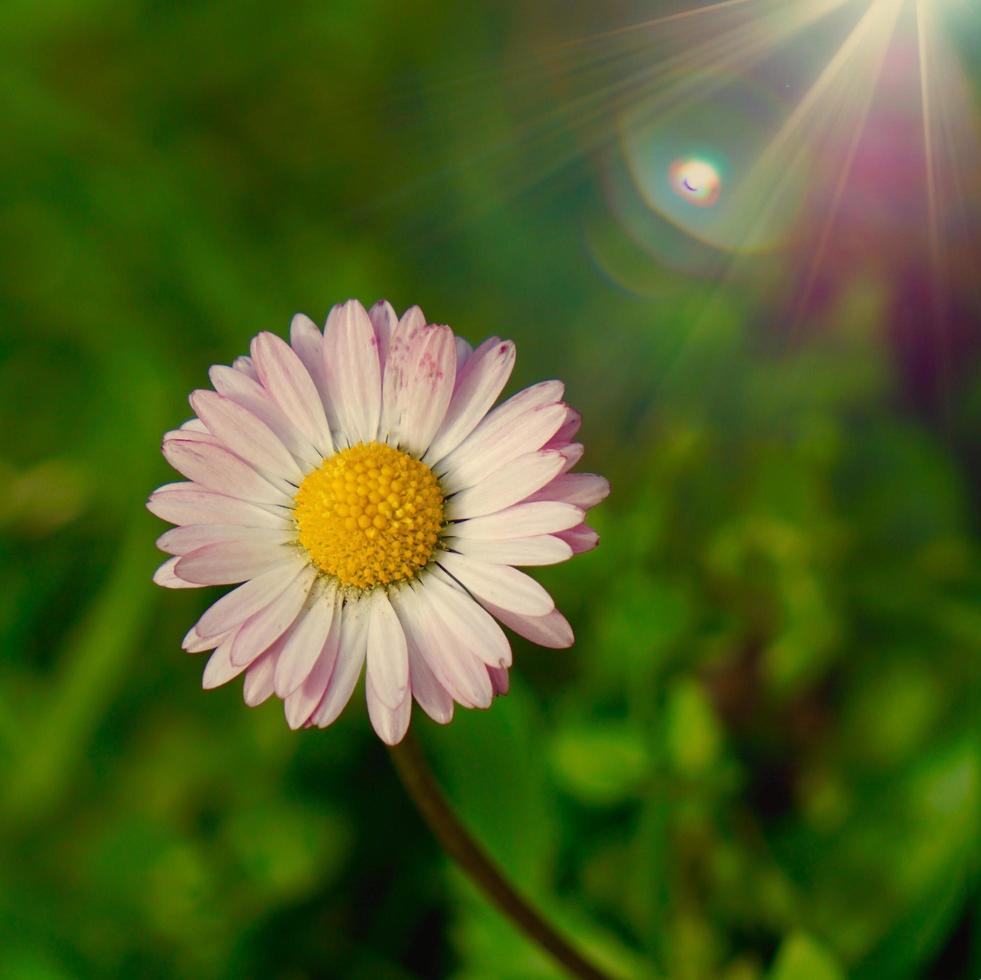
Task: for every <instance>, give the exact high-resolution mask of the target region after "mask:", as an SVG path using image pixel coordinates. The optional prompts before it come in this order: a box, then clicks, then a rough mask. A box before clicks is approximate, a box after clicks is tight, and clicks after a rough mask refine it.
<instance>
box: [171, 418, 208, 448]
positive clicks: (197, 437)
mask: <svg viewBox="0 0 981 980" xmlns="http://www.w3.org/2000/svg"><path fill="white" fill-rule="evenodd" d="M203 425H204V423H202V426H203ZM185 426H187V428H185ZM174 441H176V442H201V443H204V444H205V445H207V446H219V445H221V442H220V441H219V440H218V439H217V438H216V437H215V436H213V435H212V434H211V433H210V432H209V431H208V430H207V428H206V427H204V428H200V429H198V428H192V427H191V426H190V423H189V422H185V423H184V425H182V426H181V427H180V428H179V429H171V430H170V431H169V432H165V433H164V434H163V444H164V445H165V446H166V445H167V443H168V442H174Z"/></svg>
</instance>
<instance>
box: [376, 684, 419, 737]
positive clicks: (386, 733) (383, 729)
mask: <svg viewBox="0 0 981 980" xmlns="http://www.w3.org/2000/svg"><path fill="white" fill-rule="evenodd" d="M365 698H366V700H367V702H368V717H369V718H370V719H371V725H372V727H373V728H374V729H375V731H376V732H377V733H378V737H379V738H380V739H381V740H382V741H383V742H384V743H385V744H386V745H398V743H399V742H401V741H402V739H403V738H404V737H405V733H406V732H407V731H408V729H409V719H410V717H411V715H412V694H411V693H410V691H409V690H408V688H406V691H405V695H404V696H403V697H402V701H401V703H400V704H399V705H398V707H396V708H389V707H388V705H386V704H385V702H384V701H382V699H381V698H380V697H379V696H378V695H377V694H376V693H375V689H374V688H373V687H372V686H371V684H370V683H369V684H368V685H367V686H366V689H365Z"/></svg>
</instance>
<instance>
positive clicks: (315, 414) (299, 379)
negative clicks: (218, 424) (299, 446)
mask: <svg viewBox="0 0 981 980" xmlns="http://www.w3.org/2000/svg"><path fill="white" fill-rule="evenodd" d="M252 360H253V361H255V367H256V371H258V372H259V380H260V381H261V382H262V385H263V387H264V388H265V389H266V390H267V391H268V392H269V393H270V394H271V395H272V397H273V400H274V401H275V402H276V404H277V405H278V406H279V407H280V408H281V409H282V410H283V413H284V414H285V415H286V417H287V418H288V419H289V420H290V421H291V422H292V423H293V424H294V425H295V426H296V427H297V428H298V429H299V430H300V432H302V433H303V435H304V436H305V437H306V438H307V439H308V440H309V441H310V443H311V444H312V445H313V446H314V447H315V448H316V449H318V450H319V451H320V452H321V453H323V454H329V453H331V452H333V449H334V444H333V442H332V440H331V435H330V427H329V426H328V424H327V416H326V414H325V413H324V403H323V402H322V401H321V398H320V394H319V392H318V391H317V386H316V385H315V384H314V383H313V378H311V377H310V372H309V371H307V369H306V368H305V367H304V366H303V362H302V361H301V360H300V358H299V356H298V355H297V353H296V351H295V350H293V348H292V347H290V345H289V344H287V343H286V341H285V340H283V339H282V338H281V337H277V336H276V335H275V334H272V333H269V332H268V331H263V332H262V333H260V334H259V335H258V336H257V337H256V338H255V340H253V341H252Z"/></svg>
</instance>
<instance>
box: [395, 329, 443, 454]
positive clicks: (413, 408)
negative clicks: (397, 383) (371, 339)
mask: <svg viewBox="0 0 981 980" xmlns="http://www.w3.org/2000/svg"><path fill="white" fill-rule="evenodd" d="M455 379H456V345H455V344H454V342H453V331H452V330H450V328H449V327H442V326H435V325H434V326H429V327H426V329H425V330H424V331H422V333H421V334H420V336H419V338H418V339H417V341H416V343H415V344H414V345H413V349H412V352H411V355H410V358H409V364H408V367H407V370H406V372H405V375H404V382H405V389H404V391H403V394H402V403H401V409H402V412H401V416H400V418H399V420H398V424H397V427H396V429H395V430H394V431H393V432H391V433H390V434H389V439H390V441H394V443H395V444H397V445H398V446H400V447H401V448H402V449H405V450H406V451H408V452H410V453H412V454H413V455H415V456H422V455H423V454H424V453H425V451H426V450H427V449H428V448H429V444H430V442H432V439H433V436H434V435H435V434H436V431H437V429H438V428H439V426H440V423H441V422H442V421H443V417H444V416H445V415H446V407H447V405H449V403H450V397H451V395H452V394H453V384H454V381H455ZM393 436H394V440H393V439H392V437H393Z"/></svg>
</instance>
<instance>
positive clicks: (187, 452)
mask: <svg viewBox="0 0 981 980" xmlns="http://www.w3.org/2000/svg"><path fill="white" fill-rule="evenodd" d="M163 454H164V456H165V457H166V459H167V462H168V463H170V465H171V466H173V467H174V469H175V470H178V471H179V472H180V473H183V474H184V476H186V477H187V478H188V479H189V480H193V481H194V482H195V483H199V484H201V486H203V487H205V488H207V489H208V490H213V491H214V492H215V493H223V494H226V495H227V496H229V497H238V498H239V499H240V500H249V501H252V502H253V503H259V504H279V505H284V506H290V505H291V504H292V500H291V498H290V497H289V496H288V495H287V494H285V493H284V492H283V491H282V490H280V489H277V488H276V487H274V486H273V485H272V484H271V483H270V482H269V481H268V480H264V479H263V478H262V477H261V476H260V475H259V474H258V473H257V472H256V471H255V470H254V469H252V467H251V466H249V464H248V463H246V462H244V461H243V460H241V459H239V458H238V456H235V455H234V454H233V453H230V452H229V451H228V450H227V449H223V448H222V447H221V446H212V445H208V444H206V443H200V442H188V441H186V440H183V439H168V440H165V441H164V444H163Z"/></svg>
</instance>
